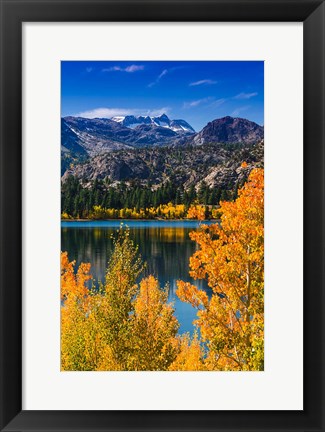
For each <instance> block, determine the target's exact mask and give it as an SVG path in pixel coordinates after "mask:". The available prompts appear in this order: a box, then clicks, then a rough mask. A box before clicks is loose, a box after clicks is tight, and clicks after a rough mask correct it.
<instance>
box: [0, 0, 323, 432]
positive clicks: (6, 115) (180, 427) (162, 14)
mask: <svg viewBox="0 0 325 432" xmlns="http://www.w3.org/2000/svg"><path fill="white" fill-rule="evenodd" d="M0 5H1V61H0V62H1V64H0V65H1V88H0V95H1V126H0V133H1V146H0V148H1V156H0V161H1V168H0V179H1V196H0V198H1V207H0V208H1V210H0V218H1V219H0V222H1V225H0V226H1V237H0V238H1V249H0V266H1V267H0V277H1V290H0V292H1V315H0V324H1V333H0V361H1V366H0V386H1V389H0V391H1V393H0V396H1V401H0V403H1V405H0V429H1V431H50V430H51V431H72V430H73V431H138V432H139V431H150V432H154V431H161V432H162V431H193V432H194V431H202V432H203V431H223V430H225V431H226V430H227V431H250V432H252V431H266V430H267V431H269V432H270V431H325V421H324V419H325V416H324V412H325V397H324V394H325V392H324V390H325V386H324V383H325V367H324V366H325V355H324V351H325V331H324V327H325V318H324V317H325V307H324V306H325V295H324V225H323V218H324V202H325V201H324V124H325V122H324V120H325V116H324V114H325V111H324V77H325V68H324V61H325V57H324V48H325V38H324V21H325V20H324V17H325V15H324V13H325V12H324V11H325V5H324V1H321V0H301V1H299V0H220V1H219V0H210V1H209V0H201V1H199V0H194V1H193V0H192V1H191V0H183V1H182V0H175V1H170V0H165V1H163V0H151V1H145V0H133V1H131V0H119V1H113V0H93V1H91V0H65V1H60V0H26V1H24V0H0ZM68 21H72V22H73V21H80V22H104V21H124V22H125V21H154V22H158V21H170V22H171V21H173V22H176V21H201V22H207V21H219V22H239V21H243V22H245V21H246V22H254V21H255V22H280V21H282V22H286V21H290V22H297V21H300V22H303V26H304V36H303V43H304V47H303V48H304V66H303V68H304V69H303V73H304V93H303V94H304V125H303V127H304V137H303V138H304V168H303V169H304V189H303V193H304V214H303V216H304V233H303V238H304V281H303V282H304V409H303V411H254V407H252V411H23V410H22V324H23V323H22V269H21V267H22V255H21V254H22V252H21V251H22V247H21V245H22V145H21V143H22V23H23V22H68ZM284 181H290V179H284ZM292 217H294V215H292ZM288 337H290V335H289V336H288ZM293 361H294V359H287V358H286V356H285V353H284V356H283V367H284V368H290V362H293ZM279 391H281V389H279ZM261 397H262V395H261Z"/></svg>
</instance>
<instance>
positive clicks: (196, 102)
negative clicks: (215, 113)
mask: <svg viewBox="0 0 325 432" xmlns="http://www.w3.org/2000/svg"><path fill="white" fill-rule="evenodd" d="M213 99H214V97H212V96H209V97H206V98H203V99H197V100H193V101H190V102H184V104H183V108H194V107H197V106H198V105H201V104H203V103H206V102H210V101H212V100H213Z"/></svg>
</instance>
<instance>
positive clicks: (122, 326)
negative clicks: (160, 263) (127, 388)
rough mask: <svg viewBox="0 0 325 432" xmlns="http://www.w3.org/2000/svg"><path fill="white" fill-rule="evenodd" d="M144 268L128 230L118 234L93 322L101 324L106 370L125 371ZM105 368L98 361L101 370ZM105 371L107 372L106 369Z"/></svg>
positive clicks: (120, 231)
mask: <svg viewBox="0 0 325 432" xmlns="http://www.w3.org/2000/svg"><path fill="white" fill-rule="evenodd" d="M143 268H144V266H143V263H142V260H141V257H140V255H139V253H138V247H137V246H135V245H134V242H133V241H132V240H131V239H130V237H129V230H128V229H124V228H123V227H121V229H120V230H119V231H118V235H117V238H115V239H114V249H113V252H112V255H111V257H110V260H109V263H108V268H107V273H106V281H105V285H104V287H103V290H104V293H103V298H102V301H101V305H100V308H99V309H98V311H97V319H98V320H99V321H101V322H102V323H103V328H104V330H103V335H102V337H103V340H104V342H105V345H107V346H108V348H107V349H106V353H107V368H108V367H111V366H109V365H115V366H114V368H116V370H128V368H129V366H128V365H129V361H130V358H131V353H132V340H131V338H132V328H131V316H132V314H133V313H134V306H133V299H134V297H135V296H136V295H137V293H138V285H137V283H136V281H137V278H138V276H139V275H140V273H141V272H142V270H143ZM105 365H106V361H105V358H103V359H102V361H101V369H104V368H105ZM107 370H108V369H107Z"/></svg>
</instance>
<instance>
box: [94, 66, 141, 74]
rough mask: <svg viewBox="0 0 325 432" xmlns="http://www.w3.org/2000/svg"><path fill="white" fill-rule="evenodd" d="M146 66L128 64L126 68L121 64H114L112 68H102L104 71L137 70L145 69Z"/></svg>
mask: <svg viewBox="0 0 325 432" xmlns="http://www.w3.org/2000/svg"><path fill="white" fill-rule="evenodd" d="M143 69H144V66H143V65H130V66H127V67H125V68H123V67H121V66H112V67H110V68H106V69H102V72H129V73H132V72H137V71H140V70H143Z"/></svg>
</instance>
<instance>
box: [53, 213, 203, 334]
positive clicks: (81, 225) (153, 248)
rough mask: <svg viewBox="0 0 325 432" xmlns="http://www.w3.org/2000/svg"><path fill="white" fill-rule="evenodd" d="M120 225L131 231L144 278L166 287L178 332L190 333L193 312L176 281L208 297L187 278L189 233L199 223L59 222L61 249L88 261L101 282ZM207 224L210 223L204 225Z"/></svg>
mask: <svg viewBox="0 0 325 432" xmlns="http://www.w3.org/2000/svg"><path fill="white" fill-rule="evenodd" d="M121 222H122V223H123V225H127V226H128V227H129V229H130V237H131V238H132V239H133V240H134V242H135V243H136V244H137V245H139V252H140V253H141V256H142V258H143V260H144V261H146V263H147V268H146V270H145V273H144V276H146V275H148V274H153V275H154V276H155V277H157V278H158V280H159V282H160V285H161V286H165V285H166V284H168V285H169V301H171V302H173V303H174V307H175V315H176V317H177V318H178V321H179V323H180V330H179V333H184V332H190V333H193V331H194V326H193V320H194V319H195V318H196V310H195V309H194V308H192V306H191V305H189V304H187V303H183V302H181V301H180V300H179V299H178V297H177V295H176V293H175V291H176V289H177V286H176V281H177V280H179V279H181V280H184V281H188V282H192V283H193V284H194V285H196V286H198V287H199V288H200V289H203V290H205V291H206V292H207V293H208V294H210V289H209V288H208V287H207V285H206V282H205V281H201V280H200V281H194V280H193V279H191V277H190V276H189V265H188V264H189V258H190V256H191V255H192V254H193V253H194V252H195V249H196V244H195V243H194V242H193V241H192V240H191V239H190V238H189V233H190V232H191V231H193V230H196V229H197V228H198V227H199V222H198V221H182V220H180V221H157V220H153V221H147V220H146V221H139V220H123V221H121V220H110V221H63V222H62V223H61V250H62V251H67V252H68V255H69V259H70V260H76V262H77V265H78V264H80V262H90V263H91V265H92V270H91V272H92V275H93V277H94V278H95V279H96V280H99V281H102V282H104V280H105V273H106V267H107V262H108V260H109V257H110V254H111V252H112V247H113V242H112V234H114V233H116V231H117V229H118V228H119V227H120V225H121ZM207 223H209V222H207Z"/></svg>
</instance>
